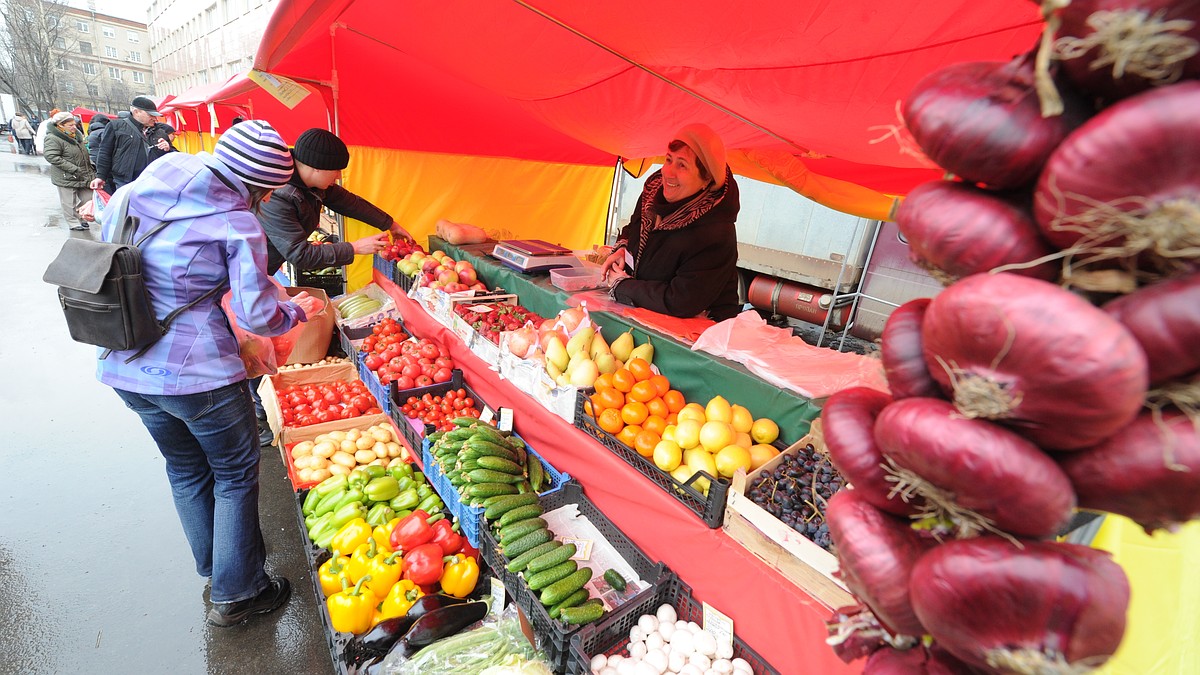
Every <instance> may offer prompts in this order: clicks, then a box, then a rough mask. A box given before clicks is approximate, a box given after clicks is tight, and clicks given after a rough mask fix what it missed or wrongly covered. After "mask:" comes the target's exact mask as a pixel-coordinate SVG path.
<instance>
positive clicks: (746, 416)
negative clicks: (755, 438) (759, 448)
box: [729, 405, 754, 434]
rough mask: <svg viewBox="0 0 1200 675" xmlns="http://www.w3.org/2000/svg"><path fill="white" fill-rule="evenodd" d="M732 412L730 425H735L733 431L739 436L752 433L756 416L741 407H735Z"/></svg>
mask: <svg viewBox="0 0 1200 675" xmlns="http://www.w3.org/2000/svg"><path fill="white" fill-rule="evenodd" d="M730 411H731V412H730V418H729V423H730V424H732V425H733V430H734V431H736V432H738V433H739V434H748V433H750V429H751V428H753V427H754V415H751V414H750V411H749V410H747V409H745V408H743V407H742V406H740V405H735V406H733V407H732V408H731V409H730Z"/></svg>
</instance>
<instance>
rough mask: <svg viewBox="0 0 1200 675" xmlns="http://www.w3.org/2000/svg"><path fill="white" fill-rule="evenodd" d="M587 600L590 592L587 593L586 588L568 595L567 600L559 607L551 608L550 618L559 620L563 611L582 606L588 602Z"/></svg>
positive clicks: (559, 604)
mask: <svg viewBox="0 0 1200 675" xmlns="http://www.w3.org/2000/svg"><path fill="white" fill-rule="evenodd" d="M587 599H588V592H587V589H586V588H581V589H579V590H577V591H575V592H574V593H572V594H570V595H568V596H567V599H566V600H563V601H562V602H560V603H558V604H557V605H555V606H553V607H551V608H550V618H551V619H557V618H558V614H559V612H561V611H563V610H564V609H566V608H568V607H575V606H576V605H582V604H583V603H584V602H587Z"/></svg>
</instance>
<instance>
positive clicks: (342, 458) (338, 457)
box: [329, 450, 358, 469]
mask: <svg viewBox="0 0 1200 675" xmlns="http://www.w3.org/2000/svg"><path fill="white" fill-rule="evenodd" d="M329 459H330V461H332V462H333V463H334V464H339V465H341V466H344V467H346V468H347V469H353V468H354V467H356V466H358V462H357V461H356V460H355V459H354V455H351V454H350V453H348V452H342V451H341V450H338V451H337V452H335V453H333V456H332V457H330V458H329Z"/></svg>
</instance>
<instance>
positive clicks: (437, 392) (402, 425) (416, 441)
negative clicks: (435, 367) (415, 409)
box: [388, 368, 495, 457]
mask: <svg viewBox="0 0 1200 675" xmlns="http://www.w3.org/2000/svg"><path fill="white" fill-rule="evenodd" d="M459 388H462V389H466V390H467V394H469V395H470V396H471V398H473V399H475V404H476V405H475V407H476V408H477V409H478V410H479V412H481V413H482V412H483V411H484V410H485V409H486V408H487V403H486V402H485V401H484V400H483V399H482V398H480V397H479V394H477V393H475V392H474V391H473V390H472V389H471V388H470V387H468V386H467V385H466V384H464V383H463V374H462V370H460V369H458V368H455V369H454V370H453V371H451V373H450V381H449V382H438V383H436V384H430V385H427V386H424V387H416V388H414V389H405V390H404V391H400V390H399V389H398V388H397V387H396V383H395V382H392V383H391V384H389V385H388V414H389V415H391V417H392V421H393V422H395V423H396V426H397V427H398V428H399V429H400V433H401V434H402V435H403V436H404V442H405V443H408V444H409V449H410V450H412V451H413V454H415V455H416V456H418V457H420V456H421V441H422V440H423V439H424V438H425V437H426V436H428V435H429V434H430V433H432V431H433V425H432V424H426V425H424V427H423V428H422V429H421V431H419V432H418V431H417V429H415V428H413V425H412V424H410V423H409V422H408V418H407V417H405V416H404V414H403V413H401V412H400V406H402V405H404V402H405V401H407V400H408V399H409V398H410V397H412V396H416V397H417V398H421V397H422V396H424V395H425V394H433V395H434V396H441V395H442V394H445V393H446V392H448V391H450V390H451V389H459ZM492 412H493V413H494V412H495V410H493V411H492ZM418 423H420V420H418Z"/></svg>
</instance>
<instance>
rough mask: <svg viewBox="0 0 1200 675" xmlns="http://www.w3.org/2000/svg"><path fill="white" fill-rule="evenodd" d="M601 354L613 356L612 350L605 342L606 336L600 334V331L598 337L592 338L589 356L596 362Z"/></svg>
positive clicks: (597, 333) (597, 332)
mask: <svg viewBox="0 0 1200 675" xmlns="http://www.w3.org/2000/svg"><path fill="white" fill-rule="evenodd" d="M601 354H609V355H611V354H612V350H611V349H609V348H608V343H607V342H605V340H604V336H603V335H601V334H600V331H596V335H595V336H594V337H593V338H592V344H591V346H590V347H588V356H591V357H592V360H593V361H595V360H596V357H597V356H600V355H601Z"/></svg>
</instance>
